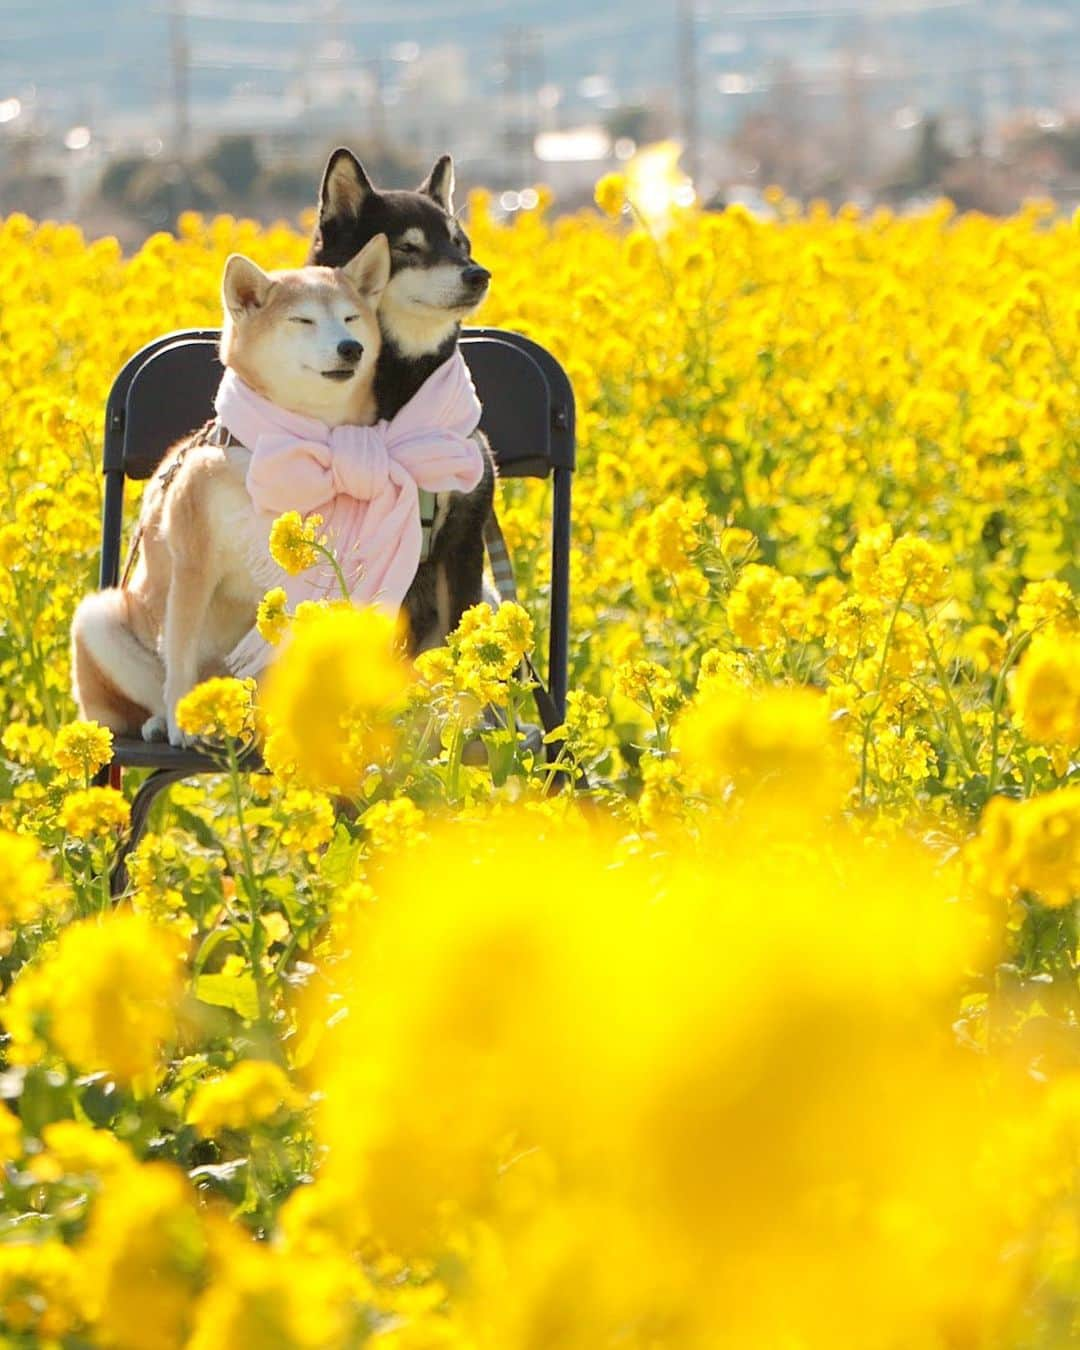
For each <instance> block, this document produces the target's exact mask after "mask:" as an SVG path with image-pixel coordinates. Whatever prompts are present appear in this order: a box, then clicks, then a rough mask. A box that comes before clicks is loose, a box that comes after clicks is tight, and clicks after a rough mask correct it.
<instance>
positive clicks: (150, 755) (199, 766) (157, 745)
mask: <svg viewBox="0 0 1080 1350" xmlns="http://www.w3.org/2000/svg"><path fill="white" fill-rule="evenodd" d="M113 763H115V764H119V765H121V766H122V767H123V768H125V769H167V770H170V771H176V772H178V773H185V774H186V773H225V772H226V768H225V766H224V764H223V760H222V756H221V755H211V754H207V752H206V751H205V750H197V749H194V748H191V749H181V747H180V746H177V745H168V744H167V743H166V742H164V741H144V740H143V739H142V737H141V736H118V737H117V738H116V740H115V741H114V742H113ZM241 764H242V765H243V767H244V768H245V769H251V770H258V769H261V768H262V766H263V765H262V759H261V758H260V756H259V755H258V754H257V753H256V752H255V751H251V752H249V753H248V754H247V755H245V756H244V757H243V758H242V760H241Z"/></svg>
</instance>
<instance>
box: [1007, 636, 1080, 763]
mask: <svg viewBox="0 0 1080 1350" xmlns="http://www.w3.org/2000/svg"><path fill="white" fill-rule="evenodd" d="M1009 696H1010V699H1011V701H1012V706H1013V710H1014V712H1015V714H1016V717H1017V720H1018V721H1019V723H1020V725H1021V726H1022V727H1023V729H1024V734H1025V735H1026V736H1028V737H1029V738H1030V739H1031V740H1033V741H1037V742H1038V743H1039V744H1040V745H1061V746H1063V747H1065V748H1066V749H1068V750H1072V749H1075V748H1076V747H1078V746H1080V638H1074V639H1066V638H1062V639H1060V640H1059V639H1057V638H1055V637H1052V636H1049V635H1039V636H1036V637H1035V638H1034V639H1033V640H1032V643H1031V646H1030V647H1029V648H1028V650H1027V651H1026V652H1025V653H1024V656H1023V658H1022V659H1021V661H1020V664H1019V666H1017V668H1016V670H1015V671H1013V673H1012V676H1011V679H1010V683H1009Z"/></svg>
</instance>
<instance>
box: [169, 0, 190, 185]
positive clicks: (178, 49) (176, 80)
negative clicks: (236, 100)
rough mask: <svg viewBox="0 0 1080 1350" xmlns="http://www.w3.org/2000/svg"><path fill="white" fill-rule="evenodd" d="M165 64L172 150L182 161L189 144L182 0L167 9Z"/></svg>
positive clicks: (187, 63) (187, 55) (187, 65)
mask: <svg viewBox="0 0 1080 1350" xmlns="http://www.w3.org/2000/svg"><path fill="white" fill-rule="evenodd" d="M169 65H170V67H171V70H172V113H173V153H174V155H175V157H176V159H177V160H178V161H179V162H180V163H181V164H186V163H187V159H188V152H189V150H190V148H191V147H190V141H191V106H190V91H189V75H190V69H191V48H190V46H189V45H188V36H187V11H186V8H185V3H184V0H173V2H172V5H171V7H170V9H169Z"/></svg>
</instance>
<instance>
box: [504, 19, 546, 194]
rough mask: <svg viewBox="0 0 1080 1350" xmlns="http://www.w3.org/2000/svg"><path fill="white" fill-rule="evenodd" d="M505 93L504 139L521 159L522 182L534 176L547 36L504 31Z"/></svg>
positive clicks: (519, 29) (510, 151) (510, 152)
mask: <svg viewBox="0 0 1080 1350" xmlns="http://www.w3.org/2000/svg"><path fill="white" fill-rule="evenodd" d="M503 67H504V69H505V72H506V76H505V85H504V89H505V93H504V104H503V119H504V124H503V141H504V145H505V147H506V151H507V154H508V156H509V157H510V158H511V159H515V160H517V175H518V177H519V179H520V181H521V183H522V185H524V184H527V183H528V182H529V181H530V180H531V178H532V175H533V171H534V163H533V155H534V150H533V140H534V138H535V136H536V107H537V104H536V99H537V92H538V90H539V88H540V84H541V83H542V82H543V74H544V52H543V39H542V37H541V35H540V34H539V33H538V32H536V30H535V29H529V28H523V27H513V28H508V29H506V30H505V32H504V34H503Z"/></svg>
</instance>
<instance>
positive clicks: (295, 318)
mask: <svg viewBox="0 0 1080 1350" xmlns="http://www.w3.org/2000/svg"><path fill="white" fill-rule="evenodd" d="M289 322H290V323H307V324H310V325H311V326H312V328H314V327H315V320H314V319H307V318H305V317H304V315H303V314H290V315H289Z"/></svg>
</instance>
